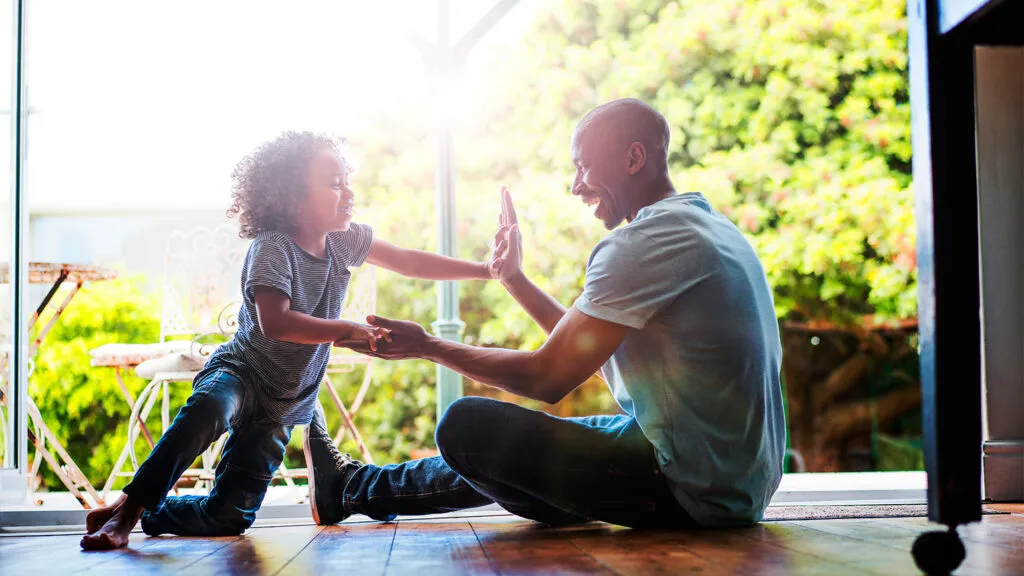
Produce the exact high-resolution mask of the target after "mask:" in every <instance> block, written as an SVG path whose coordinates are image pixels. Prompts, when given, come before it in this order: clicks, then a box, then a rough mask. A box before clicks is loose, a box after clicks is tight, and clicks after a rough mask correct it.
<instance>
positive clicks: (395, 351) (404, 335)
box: [334, 316, 430, 360]
mask: <svg viewBox="0 0 1024 576" xmlns="http://www.w3.org/2000/svg"><path fill="white" fill-rule="evenodd" d="M366 322H367V323H369V324H371V325H373V326H377V327H380V328H384V329H386V330H388V331H389V332H390V334H391V339H390V341H387V340H379V341H378V342H377V349H376V350H373V349H371V348H370V345H369V343H368V342H367V341H366V340H365V339H363V340H351V339H349V340H338V341H337V342H335V343H334V345H335V346H338V347H340V348H348V349H350V350H353V351H355V352H359V353H360V354H365V355H367V356H373V357H374V358H384V359H386V360H402V359H405V358H421V357H422V354H423V352H424V347H425V346H426V344H427V343H428V341H429V340H430V335H429V334H427V331H426V330H424V329H423V327H422V326H420V325H419V324H417V323H415V322H409V321H407V320H391V319H389V318H381V317H380V316H367V317H366Z"/></svg>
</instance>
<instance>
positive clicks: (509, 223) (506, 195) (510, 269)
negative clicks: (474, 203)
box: [487, 186, 523, 282]
mask: <svg viewBox="0 0 1024 576" xmlns="http://www.w3.org/2000/svg"><path fill="white" fill-rule="evenodd" d="M487 271H488V272H490V274H491V278H493V279H495V280H501V281H503V282H504V281H508V280H511V279H512V278H515V277H516V276H518V275H519V274H522V271H523V239H522V236H521V235H520V233H519V219H518V217H517V216H516V208H515V206H514V205H513V204H512V194H511V192H509V190H508V188H505V187H504V186H503V187H502V188H501V213H500V215H499V216H498V232H497V233H496V234H495V235H494V250H493V252H492V253H491V258H490V260H488V262H487Z"/></svg>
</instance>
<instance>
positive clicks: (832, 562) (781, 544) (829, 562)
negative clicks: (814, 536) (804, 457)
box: [736, 521, 889, 576]
mask: <svg viewBox="0 0 1024 576" xmlns="http://www.w3.org/2000/svg"><path fill="white" fill-rule="evenodd" d="M785 524H795V522H794V521H787V522H785ZM817 532H821V531H820V530H817ZM822 533H823V534H828V533H827V532H822ZM736 534H737V536H740V537H743V538H746V539H747V540H751V541H753V542H761V543H763V544H767V545H769V546H773V547H775V548H779V549H780V550H785V551H786V552H788V553H790V554H796V555H798V556H806V557H808V558H813V559H814V560H817V561H818V562H821V563H824V564H826V565H828V566H834V567H836V568H850V566H849V565H848V564H846V563H843V562H837V561H835V560H834V559H832V558H828V557H826V556H823V555H820V554H815V553H813V552H807V551H805V550H800V549H799V548H794V547H792V546H787V545H786V543H785V542H775V541H771V540H759V539H757V538H754V537H753V536H748V535H746V534H743V533H742V532H737V533H736ZM828 535H829V536H833V537H836V538H846V537H845V536H837V535H835V534H828ZM863 571H864V572H869V573H872V574H880V576H889V575H888V574H886V573H879V572H872V571H871V570H870V569H863Z"/></svg>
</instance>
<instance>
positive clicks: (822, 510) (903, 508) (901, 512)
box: [764, 504, 1007, 522]
mask: <svg viewBox="0 0 1024 576" xmlns="http://www.w3.org/2000/svg"><path fill="white" fill-rule="evenodd" d="M981 513H982V514H1007V512H1001V511H999V510H993V509H991V508H986V507H984V506H983V507H982V508H981ZM927 516H928V506H927V505H925V504H882V505H875V504H871V505H868V504H864V505H840V506H829V505H806V506H769V507H768V509H767V510H765V511H764V522H781V521H785V520H841V519H845V518H912V517H927Z"/></svg>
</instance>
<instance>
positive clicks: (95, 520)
mask: <svg viewBox="0 0 1024 576" xmlns="http://www.w3.org/2000/svg"><path fill="white" fill-rule="evenodd" d="M125 498H127V496H126V495H124V494H121V497H120V498H118V499H117V501H116V502H114V503H113V504H110V505H109V506H104V507H103V508H97V509H95V510H90V511H89V513H88V514H86V515H85V533H86V534H92V533H93V532H95V531H97V530H99V529H100V528H102V527H103V525H104V524H106V523H107V520H110V517H111V516H113V515H114V510H116V509H117V507H118V506H120V505H121V502H124V499H125Z"/></svg>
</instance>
